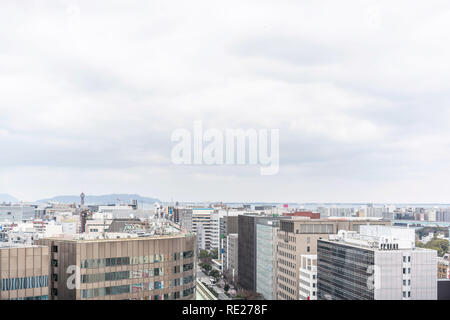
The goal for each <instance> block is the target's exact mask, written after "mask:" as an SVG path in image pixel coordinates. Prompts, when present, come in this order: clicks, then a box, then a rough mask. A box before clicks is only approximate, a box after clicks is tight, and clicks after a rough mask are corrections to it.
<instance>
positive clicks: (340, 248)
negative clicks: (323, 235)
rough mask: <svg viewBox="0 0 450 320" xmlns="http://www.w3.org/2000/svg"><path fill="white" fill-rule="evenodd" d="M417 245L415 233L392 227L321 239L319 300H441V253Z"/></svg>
mask: <svg viewBox="0 0 450 320" xmlns="http://www.w3.org/2000/svg"><path fill="white" fill-rule="evenodd" d="M414 240H415V234H414V229H407V228H397V227H386V226H363V227H361V230H360V232H359V233H358V232H354V231H343V230H341V231H339V233H338V234H337V235H335V236H330V238H329V239H320V240H319V241H318V249H317V279H318V281H317V287H318V292H317V295H318V299H319V300H436V299H437V272H436V268H437V255H436V254H437V252H436V251H435V250H429V249H423V248H416V247H415V241H414Z"/></svg>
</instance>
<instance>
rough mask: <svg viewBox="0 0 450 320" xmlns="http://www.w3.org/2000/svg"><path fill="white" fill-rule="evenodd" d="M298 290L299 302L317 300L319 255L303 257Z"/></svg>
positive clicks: (305, 255)
mask: <svg viewBox="0 0 450 320" xmlns="http://www.w3.org/2000/svg"><path fill="white" fill-rule="evenodd" d="M298 289H299V300H317V255H315V254H302V255H301V257H300V271H299V288H298Z"/></svg>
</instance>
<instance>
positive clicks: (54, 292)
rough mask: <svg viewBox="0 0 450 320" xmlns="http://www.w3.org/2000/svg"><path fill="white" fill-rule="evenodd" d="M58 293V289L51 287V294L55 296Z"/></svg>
mask: <svg viewBox="0 0 450 320" xmlns="http://www.w3.org/2000/svg"><path fill="white" fill-rule="evenodd" d="M57 295H58V289H55V288H53V289H52V296H55V297H56V296H57Z"/></svg>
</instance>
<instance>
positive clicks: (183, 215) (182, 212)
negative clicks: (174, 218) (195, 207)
mask: <svg viewBox="0 0 450 320" xmlns="http://www.w3.org/2000/svg"><path fill="white" fill-rule="evenodd" d="M178 214H179V224H180V226H182V227H183V228H185V229H186V230H188V231H192V209H189V208H178Z"/></svg>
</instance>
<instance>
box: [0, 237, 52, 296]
mask: <svg viewBox="0 0 450 320" xmlns="http://www.w3.org/2000/svg"><path fill="white" fill-rule="evenodd" d="M49 261H50V260H49V250H48V248H47V247H46V246H34V245H30V246H22V245H3V246H0V284H1V291H0V299H1V300H48V297H49V279H48V270H49Z"/></svg>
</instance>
